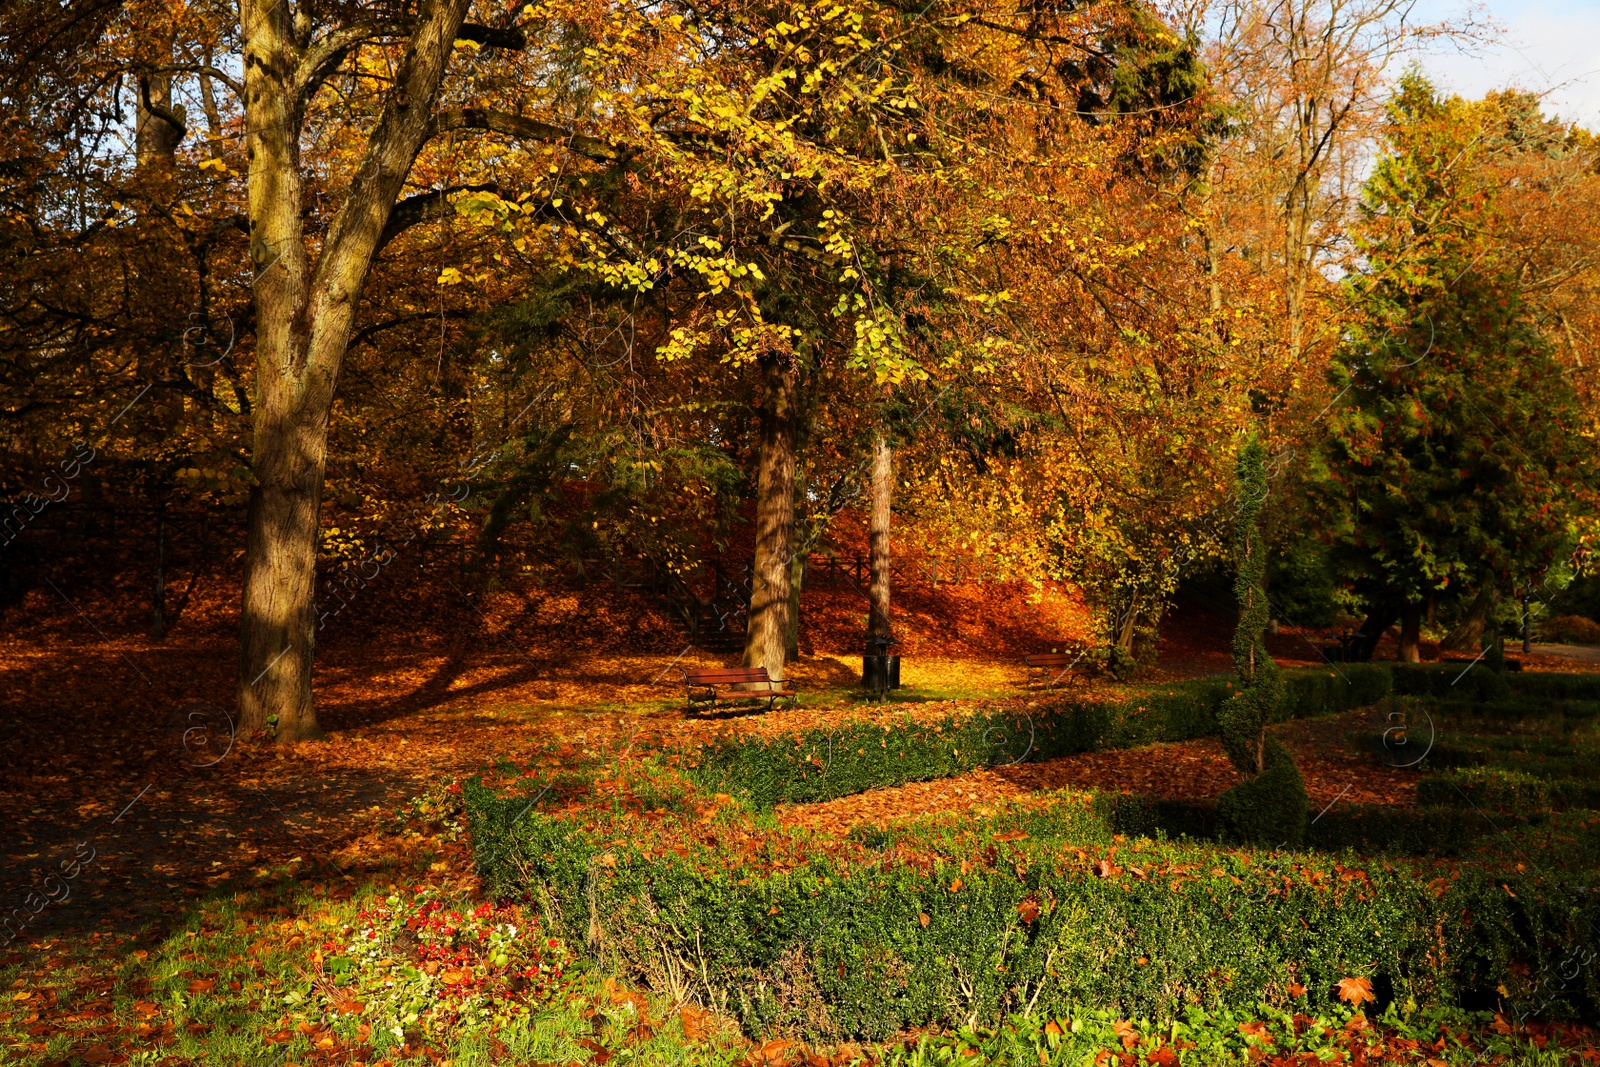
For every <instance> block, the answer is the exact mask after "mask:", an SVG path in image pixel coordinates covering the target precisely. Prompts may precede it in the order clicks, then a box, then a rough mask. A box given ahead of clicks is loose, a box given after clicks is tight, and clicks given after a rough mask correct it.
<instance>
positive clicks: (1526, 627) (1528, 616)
mask: <svg viewBox="0 0 1600 1067" xmlns="http://www.w3.org/2000/svg"><path fill="white" fill-rule="evenodd" d="M1528 600H1529V594H1528V590H1527V587H1523V590H1522V652H1523V655H1527V654H1529V653H1531V652H1532V651H1533V612H1532V606H1531V605H1530V604H1529V603H1528Z"/></svg>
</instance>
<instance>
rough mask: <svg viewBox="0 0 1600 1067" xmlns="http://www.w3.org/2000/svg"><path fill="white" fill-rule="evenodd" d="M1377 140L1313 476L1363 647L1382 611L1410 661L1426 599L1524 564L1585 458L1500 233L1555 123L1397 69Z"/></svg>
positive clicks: (1536, 566)
mask: <svg viewBox="0 0 1600 1067" xmlns="http://www.w3.org/2000/svg"><path fill="white" fill-rule="evenodd" d="M1385 142H1386V143H1385V151H1384V153H1383V155H1382V157H1381V158H1380V159H1379V161H1378V165H1377V167H1376V169H1375V171H1374V173H1373V175H1372V177H1371V178H1370V179H1369V181H1368V183H1367V187H1366V192H1365V195H1364V201H1363V219H1362V224H1361V226H1360V227H1359V229H1358V230H1357V240H1358V242H1359V247H1360V249H1361V251H1362V253H1363V258H1364V269H1363V270H1362V271H1361V272H1360V273H1359V274H1357V275H1354V276H1352V277H1351V279H1350V281H1349V287H1350V289H1351V293H1352V299H1353V300H1354V301H1355V303H1356V306H1357V307H1358V308H1359V310H1360V313H1361V317H1360V319H1359V320H1358V324H1357V327H1356V329H1355V330H1354V331H1352V334H1351V342H1350V344H1349V345H1348V346H1347V347H1346V348H1345V350H1344V351H1343V352H1342V354H1341V358H1340V359H1339V360H1338V361H1337V362H1336V363H1335V364H1334V366H1333V369H1332V371H1331V375H1332V380H1333V384H1334V385H1335V386H1336V387H1337V389H1338V392H1339V396H1340V400H1339V403H1338V404H1337V405H1336V407H1335V409H1334V410H1333V411H1332V412H1331V413H1330V416H1329V420H1328V422H1329V430H1330V433H1329V438H1328V443H1327V452H1326V456H1327V459H1326V462H1327V472H1328V481H1327V483H1326V486H1325V489H1326V496H1327V498H1328V499H1331V500H1332V501H1335V502H1337V504H1338V506H1339V511H1338V512H1336V514H1339V515H1342V516H1343V525H1342V527H1341V528H1340V529H1339V532H1338V537H1339V540H1338V542H1337V544H1338V548H1339V559H1340V560H1341V561H1342V566H1343V567H1344V568H1345V569H1346V573H1348V574H1349V575H1351V577H1352V578H1353V579H1354V580H1355V581H1357V582H1358V583H1359V585H1358V587H1359V588H1360V589H1361V590H1362V591H1363V592H1364V594H1365V595H1366V597H1367V599H1368V603H1369V604H1370V605H1371V607H1370V613H1369V616H1368V618H1367V620H1366V622H1365V623H1364V624H1363V628H1362V633H1363V636H1364V638H1365V640H1364V643H1363V644H1364V647H1363V649H1362V652H1363V653H1364V654H1365V655H1370V654H1371V650H1372V647H1373V645H1374V644H1375V643H1376V641H1377V639H1378V638H1379V637H1380V636H1381V635H1382V634H1383V632H1384V631H1385V630H1387V629H1388V628H1389V626H1390V625H1391V624H1392V623H1393V622H1394V621H1395V620H1396V619H1397V618H1398V619H1399V620H1400V621H1401V657H1402V658H1403V659H1410V660H1415V659H1416V658H1417V657H1418V635H1419V628H1420V620H1421V616H1422V613H1423V610H1424V606H1425V603H1426V602H1427V601H1428V600H1429V599H1430V598H1434V597H1438V596H1454V595H1457V594H1458V593H1459V592H1461V591H1464V590H1477V591H1478V593H1479V599H1482V595H1483V588H1484V586H1485V585H1494V586H1499V587H1501V588H1503V589H1504V588H1509V585H1508V583H1513V582H1517V581H1525V580H1526V579H1527V577H1528V576H1529V575H1532V574H1537V573H1540V572H1541V571H1542V570H1543V569H1544V568H1545V567H1547V566H1548V565H1549V564H1550V563H1551V561H1552V560H1553V559H1554V558H1555V557H1556V556H1557V555H1558V554H1560V553H1561V550H1562V548H1563V546H1564V545H1565V544H1566V543H1567V541H1568V539H1569V537H1570V534H1571V530H1572V523H1573V522H1574V521H1575V519H1576V518H1577V517H1578V516H1579V515H1581V514H1583V513H1585V512H1587V511H1589V510H1590V509H1591V508H1592V504H1593V489H1594V486H1595V484H1596V477H1597V471H1596V466H1595V456H1594V451H1593V447H1592V445H1591V444H1590V443H1589V442H1588V440H1586V438H1585V437H1584V435H1583V427H1584V426H1585V423H1586V418H1585V416H1584V413H1583V409H1582V407H1581V405H1580V403H1579V398H1578V393H1577V391H1576V389H1575V387H1574V382H1573V380H1572V377H1571V376H1570V375H1569V374H1568V373H1566V371H1565V369H1564V368H1563V366H1562V365H1561V362H1560V361H1559V360H1558V358H1557V356H1556V352H1557V349H1556V346H1555V344H1554V343H1553V340H1552V339H1551V338H1550V337H1548V336H1547V335H1546V334H1545V333H1544V332H1542V331H1541V329H1540V323H1539V321H1538V318H1539V317H1538V315H1537V313H1536V309H1535V305H1534V303H1533V300H1532V294H1533V293H1535V292H1538V291H1539V290H1540V289H1542V288H1543V286H1542V285H1540V286H1530V285H1529V284H1528V283H1529V282H1530V281H1532V280H1535V279H1538V278H1539V275H1537V274H1535V273H1533V272H1531V271H1530V270H1529V266H1530V259H1529V255H1528V253H1529V251H1530V249H1531V248H1532V247H1537V246H1538V245H1539V244H1540V243H1542V242H1540V241H1537V240H1535V241H1534V242H1532V244H1531V245H1530V244H1525V243H1524V242H1522V241H1520V240H1518V239H1516V235H1517V232H1518V230H1519V227H1520V226H1521V225H1522V224H1523V223H1525V222H1527V221H1529V219H1528V217H1527V215H1526V204H1525V203H1520V201H1522V199H1523V198H1522V197H1521V196H1520V195H1519V190H1520V189H1521V187H1522V186H1523V185H1525V184H1529V183H1532V184H1534V186H1535V188H1540V187H1542V189H1541V195H1542V196H1551V195H1557V194H1559V193H1560V192H1561V191H1562V185H1563V183H1561V182H1559V181H1553V180H1552V179H1553V178H1555V177H1557V176H1558V175H1559V173H1560V172H1561V171H1562V170H1563V169H1564V168H1563V162H1564V161H1563V157H1564V156H1565V155H1566V154H1567V153H1569V152H1570V151H1572V150H1573V146H1572V144H1571V142H1570V140H1569V138H1568V137H1567V136H1566V134H1565V131H1563V130H1561V129H1560V128H1559V127H1555V126H1553V125H1552V124H1550V123H1548V122H1546V121H1545V120H1544V119H1543V118H1542V117H1541V116H1540V115H1539V113H1538V108H1537V104H1536V102H1535V101H1534V100H1532V99H1531V98H1528V97H1525V96H1518V95H1516V94H1506V95H1497V96H1491V97H1490V98H1489V99H1487V100H1485V101H1482V102H1480V103H1468V102H1466V101H1463V100H1461V99H1459V98H1454V97H1443V96H1441V95H1440V94H1438V93H1437V92H1436V91H1435V90H1434V89H1433V87H1432V86H1431V85H1429V84H1428V83H1427V82H1426V81H1425V80H1424V79H1423V78H1421V77H1420V76H1419V75H1417V74H1414V73H1413V74H1410V75H1408V76H1407V77H1406V78H1405V79H1404V80H1403V81H1402V84H1401V87H1400V89H1399V91H1398V92H1397V94H1396V96H1395V98H1394V100H1393V102H1392V103H1391V105H1390V108H1389V125H1388V127H1387V129H1386V134H1385ZM1572 175H1573V177H1577V178H1581V175H1582V169H1581V167H1580V168H1577V169H1576V170H1574V171H1573V172H1572ZM1551 221H1553V220H1551ZM1548 278H1549V276H1548V275H1546V276H1545V279H1546V280H1547V279H1548Z"/></svg>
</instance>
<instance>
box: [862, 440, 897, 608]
mask: <svg viewBox="0 0 1600 1067" xmlns="http://www.w3.org/2000/svg"><path fill="white" fill-rule="evenodd" d="M893 501H894V449H893V448H892V447H891V446H890V444H889V441H888V439H887V438H886V437H884V436H883V435H882V434H879V435H878V436H877V437H875V438H874V440H873V442H872V507H871V511H870V513H869V515H870V517H869V522H868V524H867V551H868V553H869V559H868V569H869V571H870V575H871V584H870V585H869V587H868V590H867V592H868V595H869V599H870V601H871V609H870V611H869V613H868V617H867V635H868V636H869V637H883V638H888V637H892V636H894V618H893V616H892V615H891V614H890V609H889V599H890V574H889V567H890V545H889V514H890V507H891V505H892V503H893Z"/></svg>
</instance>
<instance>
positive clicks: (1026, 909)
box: [1017, 897, 1039, 923]
mask: <svg viewBox="0 0 1600 1067" xmlns="http://www.w3.org/2000/svg"><path fill="white" fill-rule="evenodd" d="M1017 914H1018V915H1020V916H1022V921H1023V922H1025V923H1031V922H1033V920H1035V919H1037V918H1038V917H1039V902H1038V901H1037V900H1034V899H1033V898H1032V897H1029V898H1028V899H1027V900H1024V901H1023V902H1022V903H1021V904H1018V905H1017Z"/></svg>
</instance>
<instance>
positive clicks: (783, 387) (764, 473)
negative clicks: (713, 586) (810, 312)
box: [744, 357, 799, 680]
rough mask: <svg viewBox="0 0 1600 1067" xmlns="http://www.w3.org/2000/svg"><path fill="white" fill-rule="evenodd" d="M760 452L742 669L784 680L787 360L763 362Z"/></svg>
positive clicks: (790, 436) (790, 479) (792, 426)
mask: <svg viewBox="0 0 1600 1067" xmlns="http://www.w3.org/2000/svg"><path fill="white" fill-rule="evenodd" d="M761 376H762V386H763V388H762V394H763V395H762V399H761V453H760V458H759V460H758V465H759V471H758V473H757V478H756V552H755V573H754V574H753V575H752V577H751V582H750V621H749V625H748V628H747V629H746V631H745V644H744V665H745V666H746V667H765V668H766V669H767V674H768V675H770V676H771V677H772V678H773V679H774V680H779V679H782V678H783V677H784V673H783V668H784V662H785V656H784V651H785V649H784V646H785V644H786V643H787V641H786V639H787V637H788V634H789V592H790V580H789V575H790V571H789V565H790V563H791V562H792V559H793V547H792V546H793V545H794V462H795V435H796V431H797V429H798V414H799V405H798V404H797V403H796V401H797V400H798V392H799V370H798V368H797V367H796V366H795V364H794V361H793V360H792V359H786V358H782V357H769V358H767V359H765V360H763V361H762V364H761Z"/></svg>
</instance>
